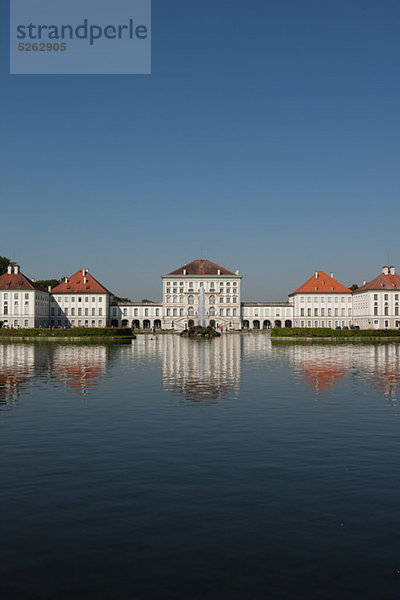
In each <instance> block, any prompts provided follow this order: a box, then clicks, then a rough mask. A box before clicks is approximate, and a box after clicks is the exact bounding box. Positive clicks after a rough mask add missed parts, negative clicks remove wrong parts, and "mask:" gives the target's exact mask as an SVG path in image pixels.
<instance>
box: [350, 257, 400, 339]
mask: <svg viewBox="0 0 400 600" xmlns="http://www.w3.org/2000/svg"><path fill="white" fill-rule="evenodd" d="M399 306H400V276H399V275H397V274H396V270H395V268H394V267H387V266H384V267H383V268H382V273H381V274H380V275H378V277H376V278H375V279H374V280H373V281H372V282H370V283H367V282H366V281H364V284H363V285H362V286H361V287H360V288H359V289H357V290H356V291H355V292H354V294H353V310H354V323H355V324H356V325H357V326H359V327H360V329H398V328H399V327H400V311H399Z"/></svg>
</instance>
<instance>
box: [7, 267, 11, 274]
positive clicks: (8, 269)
mask: <svg viewBox="0 0 400 600" xmlns="http://www.w3.org/2000/svg"><path fill="white" fill-rule="evenodd" d="M11 273H12V266H11V265H8V267H7V275H11Z"/></svg>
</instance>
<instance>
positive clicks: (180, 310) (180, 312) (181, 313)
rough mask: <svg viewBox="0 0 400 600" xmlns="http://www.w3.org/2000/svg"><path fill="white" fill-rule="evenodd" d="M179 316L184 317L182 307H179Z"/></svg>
mask: <svg viewBox="0 0 400 600" xmlns="http://www.w3.org/2000/svg"><path fill="white" fill-rule="evenodd" d="M179 316H180V317H183V308H180V309H179Z"/></svg>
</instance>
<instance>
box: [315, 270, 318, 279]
mask: <svg viewBox="0 0 400 600" xmlns="http://www.w3.org/2000/svg"><path fill="white" fill-rule="evenodd" d="M315 279H318V271H315Z"/></svg>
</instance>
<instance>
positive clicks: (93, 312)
mask: <svg viewBox="0 0 400 600" xmlns="http://www.w3.org/2000/svg"><path fill="white" fill-rule="evenodd" d="M95 314H96V309H95V308H92V317H94V315H95ZM115 314H116V310H115V308H114V315H115Z"/></svg>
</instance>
